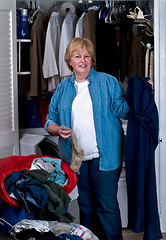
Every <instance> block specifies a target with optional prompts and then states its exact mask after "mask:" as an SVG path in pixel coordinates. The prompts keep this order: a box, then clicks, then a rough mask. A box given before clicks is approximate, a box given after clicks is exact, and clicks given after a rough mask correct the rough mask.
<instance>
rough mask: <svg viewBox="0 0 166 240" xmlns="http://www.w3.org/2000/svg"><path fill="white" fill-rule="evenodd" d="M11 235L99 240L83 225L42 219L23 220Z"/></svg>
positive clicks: (50, 239) (28, 239)
mask: <svg viewBox="0 0 166 240" xmlns="http://www.w3.org/2000/svg"><path fill="white" fill-rule="evenodd" d="M10 235H11V237H12V238H13V239H15V240H22V239H24V240H53V239H56V240H59V239H62V240H69V239H73V240H79V239H80V240H81V239H84V240H98V238H97V237H96V236H95V235H94V234H93V233H92V232H91V231H90V230H89V229H87V228H86V227H84V226H82V225H79V224H76V223H69V224H67V223H61V222H58V221H42V220H22V221H20V222H18V223H17V224H15V225H14V226H13V227H12V228H11V230H10Z"/></svg>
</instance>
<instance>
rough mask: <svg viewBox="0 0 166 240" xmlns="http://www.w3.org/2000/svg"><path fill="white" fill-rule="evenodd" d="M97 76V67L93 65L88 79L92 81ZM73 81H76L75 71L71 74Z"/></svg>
mask: <svg viewBox="0 0 166 240" xmlns="http://www.w3.org/2000/svg"><path fill="white" fill-rule="evenodd" d="M95 77H96V71H95V69H94V68H93V67H92V68H91V70H90V73H89V75H88V79H87V80H88V82H89V83H90V82H92V81H94V79H95ZM71 81H72V82H73V83H74V82H75V74H74V73H73V74H72V76H71Z"/></svg>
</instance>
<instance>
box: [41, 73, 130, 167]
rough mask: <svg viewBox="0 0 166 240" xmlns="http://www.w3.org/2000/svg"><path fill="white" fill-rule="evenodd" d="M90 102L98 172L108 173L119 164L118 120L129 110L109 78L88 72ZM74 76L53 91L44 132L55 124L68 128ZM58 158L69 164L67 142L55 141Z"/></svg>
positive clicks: (120, 135) (120, 138) (120, 133)
mask: <svg viewBox="0 0 166 240" xmlns="http://www.w3.org/2000/svg"><path fill="white" fill-rule="evenodd" d="M87 80H88V81H89V85H88V87H89V92H90V96H91V99H92V105H93V114H94V123H95V130H96V140H97V145H98V149H99V153H100V165H99V169H100V170H104V171H108V170H114V169H116V168H118V167H119V166H120V165H121V164H122V151H123V148H122V145H123V135H124V134H123V128H122V122H121V120H120V118H122V119H125V118H127V114H128V112H129V106H128V104H127V102H126V101H125V99H124V96H125V94H124V93H125V92H124V90H123V89H122V87H121V85H120V83H119V82H118V81H117V79H116V78H115V77H113V76H111V75H109V74H106V73H101V72H96V71H95V70H94V68H92V69H91V71H90V73H89V76H88V79H87ZM74 81H75V75H74V74H73V75H72V76H71V77H69V78H67V79H66V80H64V81H62V82H61V83H60V84H59V85H58V87H57V90H56V91H55V93H54V95H53V97H52V99H51V103H50V106H49V113H48V115H47V118H46V120H47V121H46V124H45V129H46V130H47V127H48V125H50V124H54V123H55V124H58V125H59V126H62V125H64V126H66V127H68V128H71V110H72V102H73V100H74V98H75V96H76V88H75V84H74ZM59 154H60V158H61V159H62V160H64V161H65V162H67V163H69V164H70V163H71V159H72V148H71V139H63V138H61V137H60V138H59Z"/></svg>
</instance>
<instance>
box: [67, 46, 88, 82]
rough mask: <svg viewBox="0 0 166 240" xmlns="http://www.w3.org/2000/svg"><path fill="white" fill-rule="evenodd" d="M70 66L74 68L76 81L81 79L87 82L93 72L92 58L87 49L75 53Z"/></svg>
mask: <svg viewBox="0 0 166 240" xmlns="http://www.w3.org/2000/svg"><path fill="white" fill-rule="evenodd" d="M69 64H70V65H71V66H72V68H73V71H74V73H75V75H76V80H78V79H79V78H82V80H85V79H86V77H87V76H88V74H89V72H90V70H91V66H92V58H91V56H90V54H89V53H88V51H87V50H86V48H82V49H79V50H77V51H75V52H73V54H72V56H71V59H70V63H69ZM83 78H85V79H83Z"/></svg>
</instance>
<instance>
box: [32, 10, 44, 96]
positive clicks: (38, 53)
mask: <svg viewBox="0 0 166 240" xmlns="http://www.w3.org/2000/svg"><path fill="white" fill-rule="evenodd" d="M45 34H46V31H45V23H44V16H43V14H42V13H38V14H37V17H36V20H35V22H34V23H33V25H32V28H31V44H30V65H31V78H30V94H29V95H30V96H38V93H40V92H42V91H45V90H46V88H47V84H46V80H45V79H44V76H43V71H42V65H43V57H44V48H45Z"/></svg>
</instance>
